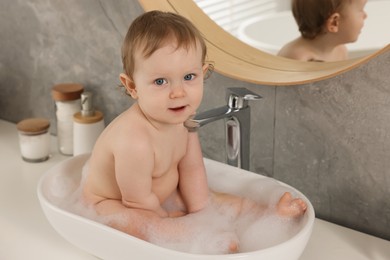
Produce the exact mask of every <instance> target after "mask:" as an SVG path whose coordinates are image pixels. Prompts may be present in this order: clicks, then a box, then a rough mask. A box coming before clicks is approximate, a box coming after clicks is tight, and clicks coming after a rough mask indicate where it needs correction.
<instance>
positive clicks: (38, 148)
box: [16, 118, 50, 163]
mask: <svg viewBox="0 0 390 260" xmlns="http://www.w3.org/2000/svg"><path fill="white" fill-rule="evenodd" d="M49 127H50V122H49V120H47V119H44V118H28V119H24V120H22V121H20V122H19V123H18V124H17V125H16V128H17V129H18V133H19V144H20V153H21V156H22V159H23V160H24V161H26V162H34V163H35V162H43V161H46V160H47V159H49V155H50V133H49Z"/></svg>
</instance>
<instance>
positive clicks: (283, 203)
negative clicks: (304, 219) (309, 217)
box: [276, 192, 307, 218]
mask: <svg viewBox="0 0 390 260" xmlns="http://www.w3.org/2000/svg"><path fill="white" fill-rule="evenodd" d="M276 208H277V212H278V214H279V216H282V217H293V218H294V217H299V216H302V215H303V214H304V213H305V212H306V209H307V204H306V202H304V201H303V200H302V199H300V198H297V199H294V198H293V197H292V195H291V193H290V192H286V193H284V194H283V196H282V197H281V198H280V200H279V202H278V204H277V206H276Z"/></svg>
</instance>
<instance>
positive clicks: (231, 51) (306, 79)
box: [138, 0, 390, 86]
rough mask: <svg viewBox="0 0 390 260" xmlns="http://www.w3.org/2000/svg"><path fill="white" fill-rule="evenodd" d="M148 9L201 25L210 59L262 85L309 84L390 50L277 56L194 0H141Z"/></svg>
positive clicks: (220, 67)
mask: <svg viewBox="0 0 390 260" xmlns="http://www.w3.org/2000/svg"><path fill="white" fill-rule="evenodd" d="M138 2H139V3H140V4H141V6H142V8H143V9H144V10H145V11H151V10H161V11H169V12H174V13H178V14H180V15H182V16H184V17H186V18H187V19H189V20H190V21H191V22H193V23H194V24H195V26H197V28H198V29H199V30H200V32H201V33H202V34H203V36H204V38H205V40H206V44H207V48H208V49H207V51H208V55H207V59H208V60H209V61H211V62H212V63H213V65H214V70H215V71H216V72H218V73H220V74H222V75H224V76H227V77H230V78H233V79H237V80H241V81H246V82H250V83H255V84H260V85H274V86H287V85H299V84H306V83H311V82H315V81H320V80H323V79H327V78H331V77H334V76H336V75H338V74H341V73H343V72H346V71H349V70H352V69H354V68H356V67H358V66H360V65H362V64H364V63H366V62H368V61H370V60H371V59H373V58H374V57H376V56H378V55H380V54H382V53H385V52H387V51H389V50H390V44H388V45H387V46H385V47H384V48H382V49H380V50H378V51H376V52H374V53H372V54H371V55H368V56H364V57H360V58H355V59H348V60H345V61H338V62H303V61H297V60H292V59H286V58H283V57H279V56H275V55H272V54H269V53H266V52H263V51H261V50H258V49H256V48H254V47H251V46H249V45H248V44H246V43H244V42H242V41H240V40H238V39H237V38H235V37H234V36H233V35H231V34H230V33H228V32H226V31H225V30H223V29H222V28H221V27H220V26H219V25H217V24H216V23H215V22H214V21H213V20H212V19H211V18H210V17H209V16H208V15H207V14H205V13H204V12H203V10H201V9H200V8H199V7H198V6H197V5H196V3H195V2H194V1H193V0H138Z"/></svg>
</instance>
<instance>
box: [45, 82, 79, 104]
mask: <svg viewBox="0 0 390 260" xmlns="http://www.w3.org/2000/svg"><path fill="white" fill-rule="evenodd" d="M83 91H84V87H83V85H81V84H76V83H63V84H57V85H54V86H53V88H52V91H51V95H52V97H53V99H54V100H56V101H67V100H76V99H79V98H80V95H81V93H82V92H83Z"/></svg>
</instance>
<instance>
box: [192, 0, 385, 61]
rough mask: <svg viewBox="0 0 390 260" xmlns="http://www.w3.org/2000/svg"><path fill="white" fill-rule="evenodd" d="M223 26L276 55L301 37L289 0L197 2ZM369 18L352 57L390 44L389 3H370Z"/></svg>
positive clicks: (371, 0) (381, 0)
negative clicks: (386, 29)
mask: <svg viewBox="0 0 390 260" xmlns="http://www.w3.org/2000/svg"><path fill="white" fill-rule="evenodd" d="M194 2H195V3H196V4H197V5H198V6H199V7H200V8H201V9H202V10H203V11H204V12H205V13H206V14H207V15H208V16H209V17H210V18H211V19H212V20H213V21H214V22H216V23H217V24H218V25H219V26H221V27H222V28H223V29H224V30H225V31H227V32H229V33H231V34H232V35H233V36H235V37H237V38H238V39H239V40H241V41H243V42H245V43H247V44H249V45H251V46H253V47H255V48H257V49H259V50H261V51H265V52H268V53H271V54H274V55H276V54H277V53H278V52H279V50H280V49H281V48H282V47H283V46H284V45H285V44H286V43H288V42H290V41H291V40H293V39H296V38H297V37H299V36H300V33H299V31H298V27H297V25H296V22H295V19H294V17H293V15H292V12H291V6H290V2H291V1H288V0H241V1H218V0H214V1H213V0H194ZM364 10H365V12H366V13H367V16H368V18H367V19H366V20H365V23H364V27H363V29H362V32H361V34H360V35H359V39H358V41H356V42H354V43H350V44H347V48H348V51H349V58H357V57H362V56H365V55H369V54H372V53H374V52H375V51H378V50H380V49H381V48H383V47H384V46H386V44H388V43H390V33H387V34H386V33H384V31H383V25H384V24H390V16H389V15H388V10H390V1H389V0H368V1H367V4H366V6H365V9H364Z"/></svg>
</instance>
